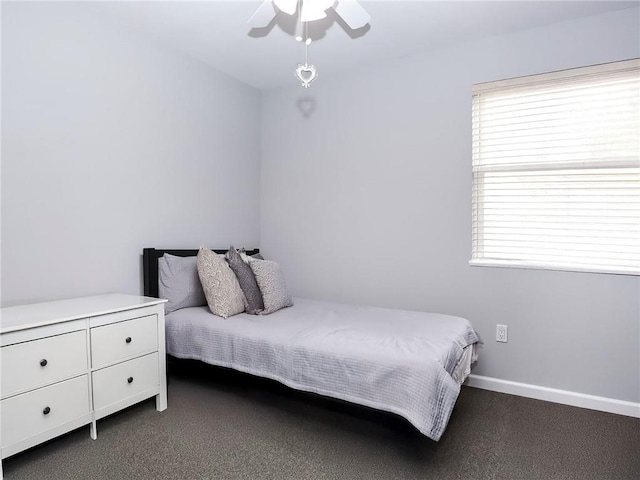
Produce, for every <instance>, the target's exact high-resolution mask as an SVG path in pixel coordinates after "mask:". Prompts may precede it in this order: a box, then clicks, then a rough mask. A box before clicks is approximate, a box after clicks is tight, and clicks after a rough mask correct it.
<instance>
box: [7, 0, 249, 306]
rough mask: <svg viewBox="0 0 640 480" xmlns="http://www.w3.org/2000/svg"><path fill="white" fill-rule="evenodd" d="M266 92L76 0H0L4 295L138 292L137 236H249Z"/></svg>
mask: <svg viewBox="0 0 640 480" xmlns="http://www.w3.org/2000/svg"><path fill="white" fill-rule="evenodd" d="M260 108H261V105H260V92H259V91H257V90H254V89H252V88H250V87H248V86H246V85H244V84H241V83H240V82H237V81H236V80H233V79H231V78H229V77H226V76H224V75H222V74H220V73H217V72H215V71H212V70H210V69H208V68H207V67H205V66H204V65H202V64H200V63H198V62H195V61H191V60H189V59H187V58H184V57H183V56H179V55H176V54H173V53H172V52H170V51H168V50H166V49H161V48H159V47H156V46H154V45H152V44H151V43H147V41H146V40H144V39H142V38H141V37H137V36H136V35H134V34H133V33H131V32H128V31H126V30H124V29H122V28H120V27H118V26H115V25H111V24H109V23H108V22H107V21H106V20H105V19H103V18H101V17H100V15H99V10H95V9H94V8H93V6H91V5H86V4H82V3H80V2H72V3H58V2H56V3H54V4H48V3H46V2H45V3H22V4H17V3H8V2H3V5H2V304H3V306H7V305H12V304H16V303H25V302H33V301H39V300H48V299H57V298H65V297H73V296H79V295H88V294H97V293H103V292H109V291H118V292H125V293H134V294H138V293H140V292H141V287H140V279H141V273H140V272H141V258H140V255H141V252H142V248H143V247H145V246H155V247H181V248H197V247H198V246H199V245H200V244H201V243H204V244H207V245H210V246H221V245H228V244H229V243H230V242H237V243H238V244H240V245H246V246H251V247H253V246H256V245H258V241H259V219H258V216H259V179H260V176H259V175H260V174H259V168H260V165H259V161H260Z"/></svg>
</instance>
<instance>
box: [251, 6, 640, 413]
mask: <svg viewBox="0 0 640 480" xmlns="http://www.w3.org/2000/svg"><path fill="white" fill-rule="evenodd" d="M638 13H639V12H638V9H631V10H626V11H620V12H616V13H612V14H606V15H601V16H597V17H590V18H586V19H580V20H576V21H572V22H566V23H562V24H557V25H555V26H551V27H548V28H541V29H536V30H529V31H523V32H519V33H515V34H511V35H508V36H502V37H494V38H489V39H486V40H484V41H481V42H475V43H470V44H465V45H459V46H455V47H451V48H446V49H441V50H438V51H433V52H427V53H424V54H421V55H418V56H412V57H407V58H404V59H402V60H398V61H396V62H393V63H386V64H382V65H377V66H372V67H371V68H369V69H360V70H359V71H358V72H353V73H351V74H345V75H344V77H343V78H341V79H323V77H322V65H317V67H318V68H319V72H320V79H319V80H318V81H317V82H316V83H314V85H313V86H312V88H310V89H309V90H308V91H305V90H303V89H301V88H300V87H299V86H292V87H291V88H286V89H279V90H273V91H269V92H267V93H265V95H264V97H263V123H262V194H261V247H262V249H263V251H264V252H265V253H266V255H267V256H269V257H272V258H275V259H276V260H278V261H279V262H281V264H282V265H283V267H284V269H285V272H286V275H287V279H288V283H289V285H290V288H291V290H292V291H293V293H294V294H296V295H302V296H309V297H315V298H321V299H331V300H341V301H347V302H355V303H363V304H374V305H381V306H388V307H398V308H405V309H417V310H428V311H437V312H443V313H450V314H454V315H460V316H464V317H467V318H469V319H470V320H471V321H472V322H473V324H474V326H475V327H476V328H477V330H478V331H479V333H480V334H481V335H482V337H483V338H484V340H485V342H486V345H485V347H484V349H483V351H482V352H481V359H480V363H479V365H478V367H477V369H476V370H475V373H477V374H479V375H486V376H490V377H496V378H500V379H505V380H512V381H518V382H524V383H529V384H534V385H541V386H546V387H552V388H559V389H565V390H570V391H575V392H582V393H587V394H593V395H599V396H604V397H610V398H615V399H620V400H627V401H633V402H638V401H640V384H639V382H640V353H639V348H640V347H639V345H640V342H639V339H640V331H639V324H640V305H639V303H640V300H639V298H640V279H639V278H638V277H629V276H616V275H603V274H589V273H570V272H558V271H537V270H520V269H505V268H486V267H470V266H469V265H468V264H467V262H468V260H469V259H470V251H471V138H470V135H471V96H470V89H471V85H472V84H474V83H479V82H485V81H491V80H498V79H503V78H508V77H514V76H521V75H529V74H535V73H542V72H548V71H553V70H558V69H565V68H571V67H579V66H583V65H590V64H596V63H602V62H608V61H614V60H622V59H627V58H632V57H638V56H640V33H639V32H640V24H639V18H640V15H638ZM305 97H306V98H305ZM300 102H303V103H304V104H305V105H304V106H301V105H300ZM310 106H313V111H312V113H311V114H310V115H308V118H307V117H305V115H304V114H303V113H302V110H304V109H305V108H306V109H307V110H308V109H309V108H310ZM303 107H305V108H303ZM498 323H499V324H507V325H508V326H509V343H507V344H497V343H496V342H495V326H496V324H498Z"/></svg>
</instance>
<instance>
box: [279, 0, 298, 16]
mask: <svg viewBox="0 0 640 480" xmlns="http://www.w3.org/2000/svg"><path fill="white" fill-rule="evenodd" d="M273 3H275V4H276V7H278V10H281V11H283V12H284V13H286V14H287V15H293V14H294V13H296V9H297V8H298V0H273Z"/></svg>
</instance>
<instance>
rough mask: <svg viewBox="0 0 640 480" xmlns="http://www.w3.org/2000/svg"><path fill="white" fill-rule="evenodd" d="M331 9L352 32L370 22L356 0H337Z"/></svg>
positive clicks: (367, 15)
mask: <svg viewBox="0 0 640 480" xmlns="http://www.w3.org/2000/svg"><path fill="white" fill-rule="evenodd" d="M333 9H334V10H335V11H336V13H337V14H338V15H340V18H342V20H344V22H345V23H346V24H347V25H349V28H351V29H352V30H355V29H357V28H362V27H364V26H365V25H366V24H367V23H369V21H370V20H371V16H370V15H369V14H368V13H367V11H366V10H365V9H364V8H363V7H362V5H360V4H359V3H358V0H339V1H338V2H337V5H336V6H335V7H333Z"/></svg>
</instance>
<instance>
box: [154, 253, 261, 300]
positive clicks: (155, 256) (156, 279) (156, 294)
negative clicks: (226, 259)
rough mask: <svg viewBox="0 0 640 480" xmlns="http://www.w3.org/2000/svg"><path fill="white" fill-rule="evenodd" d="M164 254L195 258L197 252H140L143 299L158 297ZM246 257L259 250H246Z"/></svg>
mask: <svg viewBox="0 0 640 480" xmlns="http://www.w3.org/2000/svg"><path fill="white" fill-rule="evenodd" d="M227 250H228V249H226V248H225V249H214V250H213V251H214V252H216V253H227ZM165 253H168V254H169V255H175V256H177V257H195V256H196V255H198V250H197V249H196V250H161V249H157V248H145V249H144V250H142V272H143V283H144V296H145V297H155V298H159V297H158V259H159V258H160V257H162V256H163V255H164V254H165ZM246 253H247V255H255V254H256V253H260V249H258V248H255V249H253V250H247V251H246Z"/></svg>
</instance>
